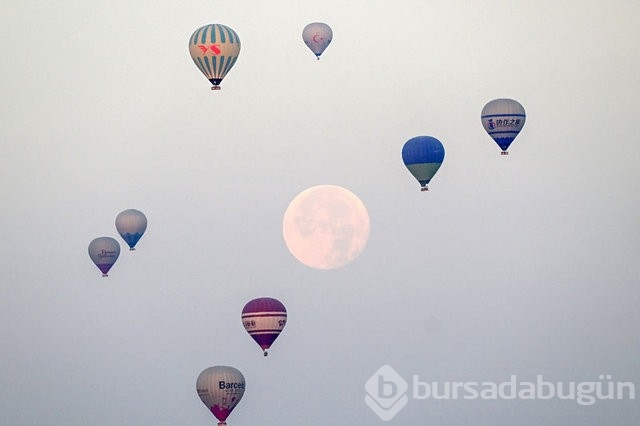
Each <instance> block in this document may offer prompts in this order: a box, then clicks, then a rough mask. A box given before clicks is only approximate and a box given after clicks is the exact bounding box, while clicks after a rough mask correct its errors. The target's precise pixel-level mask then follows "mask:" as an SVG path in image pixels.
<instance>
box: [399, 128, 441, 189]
mask: <svg viewBox="0 0 640 426" xmlns="http://www.w3.org/2000/svg"><path fill="white" fill-rule="evenodd" d="M402 161H404V165H405V166H406V167H407V169H409V172H410V173H411V174H412V175H413V177H414V178H416V180H417V181H418V183H420V187H421V190H422V191H427V190H428V189H429V188H428V187H427V185H428V184H429V182H431V179H433V176H435V174H436V173H437V172H438V169H440V166H441V165H442V162H443V161H444V146H443V145H442V143H441V142H440V141H439V140H438V139H436V138H434V137H433V136H416V137H414V138H411V139H409V140H408V141H407V142H406V143H405V144H404V146H403V147H402Z"/></svg>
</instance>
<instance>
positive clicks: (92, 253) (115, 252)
mask: <svg viewBox="0 0 640 426" xmlns="http://www.w3.org/2000/svg"><path fill="white" fill-rule="evenodd" d="M118 256H120V244H118V242H117V241H116V240H115V239H113V238H111V237H98V238H96V239H94V240H93V241H91V242H90V243H89V257H90V258H91V260H93V263H95V265H96V266H97V267H98V269H100V270H101V271H102V276H103V277H106V276H107V272H109V269H111V267H112V266H113V264H114V263H116V260H118Z"/></svg>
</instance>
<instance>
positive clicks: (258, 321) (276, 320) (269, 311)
mask: <svg viewBox="0 0 640 426" xmlns="http://www.w3.org/2000/svg"><path fill="white" fill-rule="evenodd" d="M286 323H287V310H286V309H285V307H284V305H283V304H282V302H280V301H279V300H277V299H273V298H271V297H260V298H258V299H253V300H251V301H250V302H248V303H247V304H246V305H245V306H244V309H242V325H244V328H245V330H247V332H248V333H249V335H250V336H251V337H252V338H253V340H255V341H256V343H257V344H258V345H260V347H261V348H262V350H263V351H264V356H267V349H269V348H270V347H271V345H272V344H273V342H274V341H275V340H276V339H277V338H278V336H279V335H280V332H281V331H282V329H283V328H284V326H285V324H286Z"/></svg>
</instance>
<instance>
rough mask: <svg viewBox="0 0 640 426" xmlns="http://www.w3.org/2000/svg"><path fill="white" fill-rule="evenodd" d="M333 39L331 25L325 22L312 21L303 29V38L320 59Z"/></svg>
mask: <svg viewBox="0 0 640 426" xmlns="http://www.w3.org/2000/svg"><path fill="white" fill-rule="evenodd" d="M332 39H333V31H332V30H331V27H330V26H329V25H327V24H325V23H323V22H312V23H311V24H309V25H307V26H305V27H304V29H303V30H302V40H303V41H304V43H305V44H306V45H307V47H308V48H309V49H311V51H312V52H313V54H314V55H316V58H318V59H320V55H322V52H324V50H325V49H326V48H327V46H329V43H331V40H332Z"/></svg>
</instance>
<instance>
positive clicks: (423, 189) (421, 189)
mask: <svg viewBox="0 0 640 426" xmlns="http://www.w3.org/2000/svg"><path fill="white" fill-rule="evenodd" d="M428 190H429V188H427V187H426V186H423V187H422V188H420V191H428Z"/></svg>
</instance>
